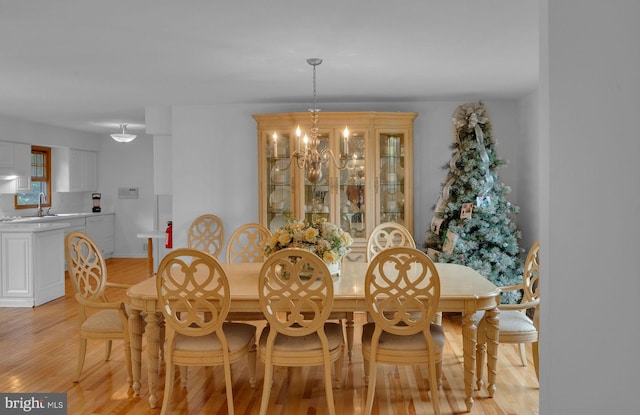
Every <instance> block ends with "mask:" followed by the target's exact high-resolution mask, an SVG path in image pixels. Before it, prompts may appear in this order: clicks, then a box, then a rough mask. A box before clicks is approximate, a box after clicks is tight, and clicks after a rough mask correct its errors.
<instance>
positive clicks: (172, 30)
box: [0, 0, 539, 134]
mask: <svg viewBox="0 0 640 415" xmlns="http://www.w3.org/2000/svg"><path fill="white" fill-rule="evenodd" d="M538 14H539V10H538V2H536V1H531V0H483V1H477V0H455V1H453V0H452V1H442V0H404V1H391V0H386V1H380V0H351V1H349V0H339V1H335V0H322V1H316V2H310V1H306V0H269V1H262V0H233V1H221V0H217V1H214V0H189V1H178V0H134V1H132V0H109V1H98V0H56V1H52V0H28V1H18V0H0V114H3V115H7V116H11V117H17V118H21V119H25V120H29V121H35V122H39V123H44V124H50V125H55V126H60V127H66V128H72V129H76V130H82V131H89V132H98V133H105V134H106V133H108V132H114V130H117V126H118V124H120V123H129V124H130V128H132V129H136V128H137V129H139V130H141V131H142V130H143V128H144V108H145V106H147V105H180V104H184V105H192V104H193V105H210V104H224V103H266V102H278V103H288V102H291V103H310V102H311V100H312V93H313V84H312V73H313V72H312V67H311V66H309V65H308V64H307V63H306V59H307V58H311V57H319V58H322V59H323V60H324V62H323V63H322V64H321V65H320V66H318V68H317V91H318V107H320V108H322V103H323V102H374V101H425V100H435V99H438V100H440V99H453V100H455V99H490V98H511V97H517V96H521V95H523V94H526V93H528V92H531V91H533V90H535V89H536V87H537V84H538V32H539V24H538Z"/></svg>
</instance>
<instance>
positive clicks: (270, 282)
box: [258, 248, 344, 415]
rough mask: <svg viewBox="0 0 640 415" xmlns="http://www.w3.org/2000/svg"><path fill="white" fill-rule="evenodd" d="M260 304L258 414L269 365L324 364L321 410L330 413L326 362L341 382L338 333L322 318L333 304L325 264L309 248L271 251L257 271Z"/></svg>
mask: <svg viewBox="0 0 640 415" xmlns="http://www.w3.org/2000/svg"><path fill="white" fill-rule="evenodd" d="M258 295H259V299H260V307H261V308H262V312H263V313H264V315H265V317H266V318H267V322H268V323H269V324H268V325H267V326H266V327H265V328H264V329H263V330H262V333H261V335H260V339H259V342H258V353H259V355H260V358H261V360H262V361H263V362H264V363H265V369H264V385H263V391H262V402H261V404H260V415H266V413H267V408H268V406H269V396H270V391H271V384H272V380H273V367H274V366H320V365H322V366H323V367H324V381H325V382H324V388H325V394H326V399H327V408H328V409H327V412H328V413H329V414H330V415H334V414H335V413H336V410H335V403H334V401H333V389H332V381H331V379H332V378H331V366H332V363H334V365H335V367H334V370H335V373H334V375H335V379H336V384H337V386H338V387H340V385H341V381H342V380H341V376H342V359H343V352H344V334H343V332H342V326H341V325H340V324H339V323H332V322H327V318H328V317H329V314H330V312H331V308H332V307H333V280H332V278H331V274H330V273H329V269H328V268H327V265H326V264H325V263H324V262H323V261H322V259H321V258H320V257H318V256H317V255H315V254H314V253H312V252H309V251H306V250H304V249H299V248H286V249H282V250H279V251H276V252H275V253H273V254H271V255H270V256H269V258H267V260H266V261H265V263H264V264H263V266H262V269H261V271H260V279H259V281H258Z"/></svg>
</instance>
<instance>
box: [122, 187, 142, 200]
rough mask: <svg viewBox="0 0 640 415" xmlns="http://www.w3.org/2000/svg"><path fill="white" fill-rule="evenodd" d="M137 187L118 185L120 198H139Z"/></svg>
mask: <svg viewBox="0 0 640 415" xmlns="http://www.w3.org/2000/svg"><path fill="white" fill-rule="evenodd" d="M137 198H138V188H137V187H118V199H137Z"/></svg>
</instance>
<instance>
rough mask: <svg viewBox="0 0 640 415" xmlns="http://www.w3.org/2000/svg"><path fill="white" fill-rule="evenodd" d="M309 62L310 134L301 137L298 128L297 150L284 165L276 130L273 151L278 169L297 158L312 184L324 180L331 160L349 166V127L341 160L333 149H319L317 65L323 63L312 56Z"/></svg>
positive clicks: (299, 166)
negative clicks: (310, 79)
mask: <svg viewBox="0 0 640 415" xmlns="http://www.w3.org/2000/svg"><path fill="white" fill-rule="evenodd" d="M307 63H308V64H309V65H311V66H313V108H311V109H310V110H309V112H311V131H310V136H308V135H307V134H305V135H304V137H302V138H301V135H302V131H301V130H300V126H298V128H296V151H294V152H293V154H292V155H291V158H290V159H289V163H288V164H287V165H285V166H284V167H282V166H281V165H279V164H278V134H277V133H276V132H274V133H273V146H274V152H273V153H274V162H275V163H274V164H275V166H276V169H277V170H287V169H289V167H291V163H292V161H293V160H294V159H295V162H296V165H297V166H298V168H300V169H302V170H304V171H305V175H306V178H307V180H309V182H310V183H312V184H316V183H318V182H320V180H322V167H323V166H326V165H328V164H329V162H330V161H331V162H333V164H334V165H335V166H336V168H338V169H340V170H343V169H344V168H346V167H347V159H348V158H349V129H348V128H347V127H345V128H344V132H343V139H344V146H343V152H342V153H341V154H340V161H338V159H337V158H336V157H335V155H334V154H333V152H332V151H331V149H328V148H325V149H322V150H319V149H318V145H319V144H320V139H319V138H318V113H319V112H320V109H318V108H316V66H318V65H320V64H321V63H322V59H320V58H310V59H307Z"/></svg>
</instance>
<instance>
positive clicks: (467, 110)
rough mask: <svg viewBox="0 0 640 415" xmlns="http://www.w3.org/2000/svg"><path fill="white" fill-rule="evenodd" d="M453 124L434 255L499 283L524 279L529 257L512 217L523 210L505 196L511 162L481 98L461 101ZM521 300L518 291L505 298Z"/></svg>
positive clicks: (431, 246)
mask: <svg viewBox="0 0 640 415" xmlns="http://www.w3.org/2000/svg"><path fill="white" fill-rule="evenodd" d="M453 123H454V126H455V139H454V143H453V145H452V148H453V154H452V156H451V160H450V162H449V166H448V173H447V180H446V183H445V184H444V185H443V188H442V194H441V195H440V198H439V200H438V202H437V204H436V206H435V213H434V216H433V218H432V220H431V228H430V230H429V231H428V232H427V238H426V242H425V249H426V251H427V253H428V254H429V255H430V256H431V257H432V259H434V260H436V261H438V262H449V263H455V264H463V265H467V266H469V267H471V268H473V269H475V270H476V271H478V272H479V273H480V274H482V275H483V276H484V277H486V278H487V279H488V280H489V281H491V282H493V283H494V284H496V285H497V286H506V285H514V284H518V283H520V282H521V281H522V270H523V261H522V257H521V253H520V248H519V245H518V240H519V239H520V231H519V230H518V229H517V227H516V226H515V224H514V222H513V220H512V216H513V214H515V213H517V212H518V210H519V209H518V207H517V206H514V205H512V204H511V203H509V202H507V200H506V199H505V196H506V195H507V194H508V193H509V192H510V190H511V189H510V188H509V187H507V186H505V185H504V184H503V183H501V182H500V176H499V175H498V168H499V167H500V166H503V165H504V164H505V161H504V160H500V159H499V158H498V157H497V155H496V152H495V149H494V145H495V143H494V141H493V138H492V132H491V123H490V121H489V117H488V116H487V111H486V109H485V107H484V105H483V104H482V103H481V102H480V103H468V104H464V105H461V106H459V107H458V108H457V109H456V111H455V113H454V115H453ZM519 299H520V298H519V293H517V292H515V293H510V294H508V295H507V294H503V297H502V299H501V301H502V302H503V303H515V302H518V301H519Z"/></svg>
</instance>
